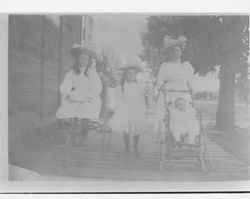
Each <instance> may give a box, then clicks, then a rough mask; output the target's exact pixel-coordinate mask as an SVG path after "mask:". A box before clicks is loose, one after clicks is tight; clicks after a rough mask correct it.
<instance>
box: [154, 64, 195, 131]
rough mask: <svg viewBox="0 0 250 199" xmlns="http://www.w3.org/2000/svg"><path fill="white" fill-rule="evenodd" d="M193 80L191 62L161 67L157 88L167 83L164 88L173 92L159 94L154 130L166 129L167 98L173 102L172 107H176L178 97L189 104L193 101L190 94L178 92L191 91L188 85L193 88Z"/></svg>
mask: <svg viewBox="0 0 250 199" xmlns="http://www.w3.org/2000/svg"><path fill="white" fill-rule="evenodd" d="M193 78H194V69H193V67H192V66H191V64H190V63H189V62H184V63H182V62H180V61H178V62H167V63H163V64H162V65H161V66H160V70H159V72H158V76H157V84H156V88H157V89H160V88H161V87H162V86H163V85H164V83H165V86H164V88H165V89H167V90H172V92H166V96H164V94H163V93H162V92H160V93H159V97H158V100H157V105H156V119H155V124H154V129H155V130H156V131H162V130H163V129H164V123H163V119H164V117H165V111H166V109H165V97H166V100H167V102H172V106H173V105H174V101H175V99H177V98H178V97H182V98H184V99H185V100H186V101H187V102H188V103H190V102H191V100H192V99H191V96H190V93H188V92H178V91H183V90H189V86H188V83H189V85H190V86H191V81H192V80H193ZM174 91H176V92H174Z"/></svg>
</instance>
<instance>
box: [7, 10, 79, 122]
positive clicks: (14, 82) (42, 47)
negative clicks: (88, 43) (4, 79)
mask: <svg viewBox="0 0 250 199" xmlns="http://www.w3.org/2000/svg"><path fill="white" fill-rule="evenodd" d="M58 17H59V16H58ZM80 35H81V17H80V16H77V15H67V16H61V17H60V24H57V25H56V24H55V23H54V22H53V21H52V20H51V19H50V18H48V17H46V16H45V15H34V16H31V15H10V17H9V107H10V108H11V107H12V106H14V105H15V107H16V106H18V108H19V109H21V110H24V111H31V112H34V113H36V114H39V115H40V116H41V118H42V119H44V118H45V117H48V116H52V115H54V114H55V111H56V109H57V107H58V104H59V93H58V86H59V84H60V83H61V81H62V78H63V77H64V75H65V73H66V72H67V71H68V70H69V68H70V65H71V63H72V59H71V57H70V55H69V51H68V50H69V48H70V47H72V45H73V43H80V40H81V38H80Z"/></svg>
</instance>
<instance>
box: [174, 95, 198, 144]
mask: <svg viewBox="0 0 250 199" xmlns="http://www.w3.org/2000/svg"><path fill="white" fill-rule="evenodd" d="M174 105H175V107H174V108H171V109H170V130H171V131H172V133H173V136H174V138H175V140H176V141H177V142H180V141H181V137H182V136H184V137H185V136H187V137H188V143H189V144H195V143H196V142H195V138H196V135H198V134H199V122H198V120H197V118H196V112H195V110H194V108H192V107H189V106H188V105H187V102H186V101H185V100H184V99H183V98H181V97H180V98H177V99H176V100H175V101H174Z"/></svg>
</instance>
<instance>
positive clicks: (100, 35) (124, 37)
mask: <svg viewBox="0 0 250 199" xmlns="http://www.w3.org/2000/svg"><path fill="white" fill-rule="evenodd" d="M93 19H94V24H93V41H94V42H95V43H96V45H97V47H98V48H99V49H101V48H102V47H105V48H109V49H112V50H113V51H114V52H115V53H116V54H118V55H119V56H120V57H121V59H122V62H123V63H124V64H126V63H127V62H139V59H138V56H137V54H138V53H140V52H141V50H142V44H141V38H140V34H141V32H142V31H144V30H145V27H146V18H145V16H142V15H137V16H136V15H133V16H130V15H96V16H94V17H93Z"/></svg>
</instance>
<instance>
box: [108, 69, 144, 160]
mask: <svg viewBox="0 0 250 199" xmlns="http://www.w3.org/2000/svg"><path fill="white" fill-rule="evenodd" d="M137 72H139V70H138V67H135V66H130V67H127V68H126V69H125V71H124V72H123V75H122V81H121V91H122V96H121V103H120V104H119V105H118V107H117V109H116V111H115V113H114V115H113V116H112V118H111V120H110V122H109V125H110V127H111V128H112V129H113V131H115V132H122V133H123V135H124V143H125V149H126V155H129V154H130V143H129V139H130V135H131V136H133V141H134V154H135V155H139V151H138V143H139V135H140V133H141V132H142V131H143V125H144V121H145V119H144V117H145V115H144V114H145V102H144V94H143V92H142V89H141V88H140V86H139V85H138V83H137V81H136V74H137Z"/></svg>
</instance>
